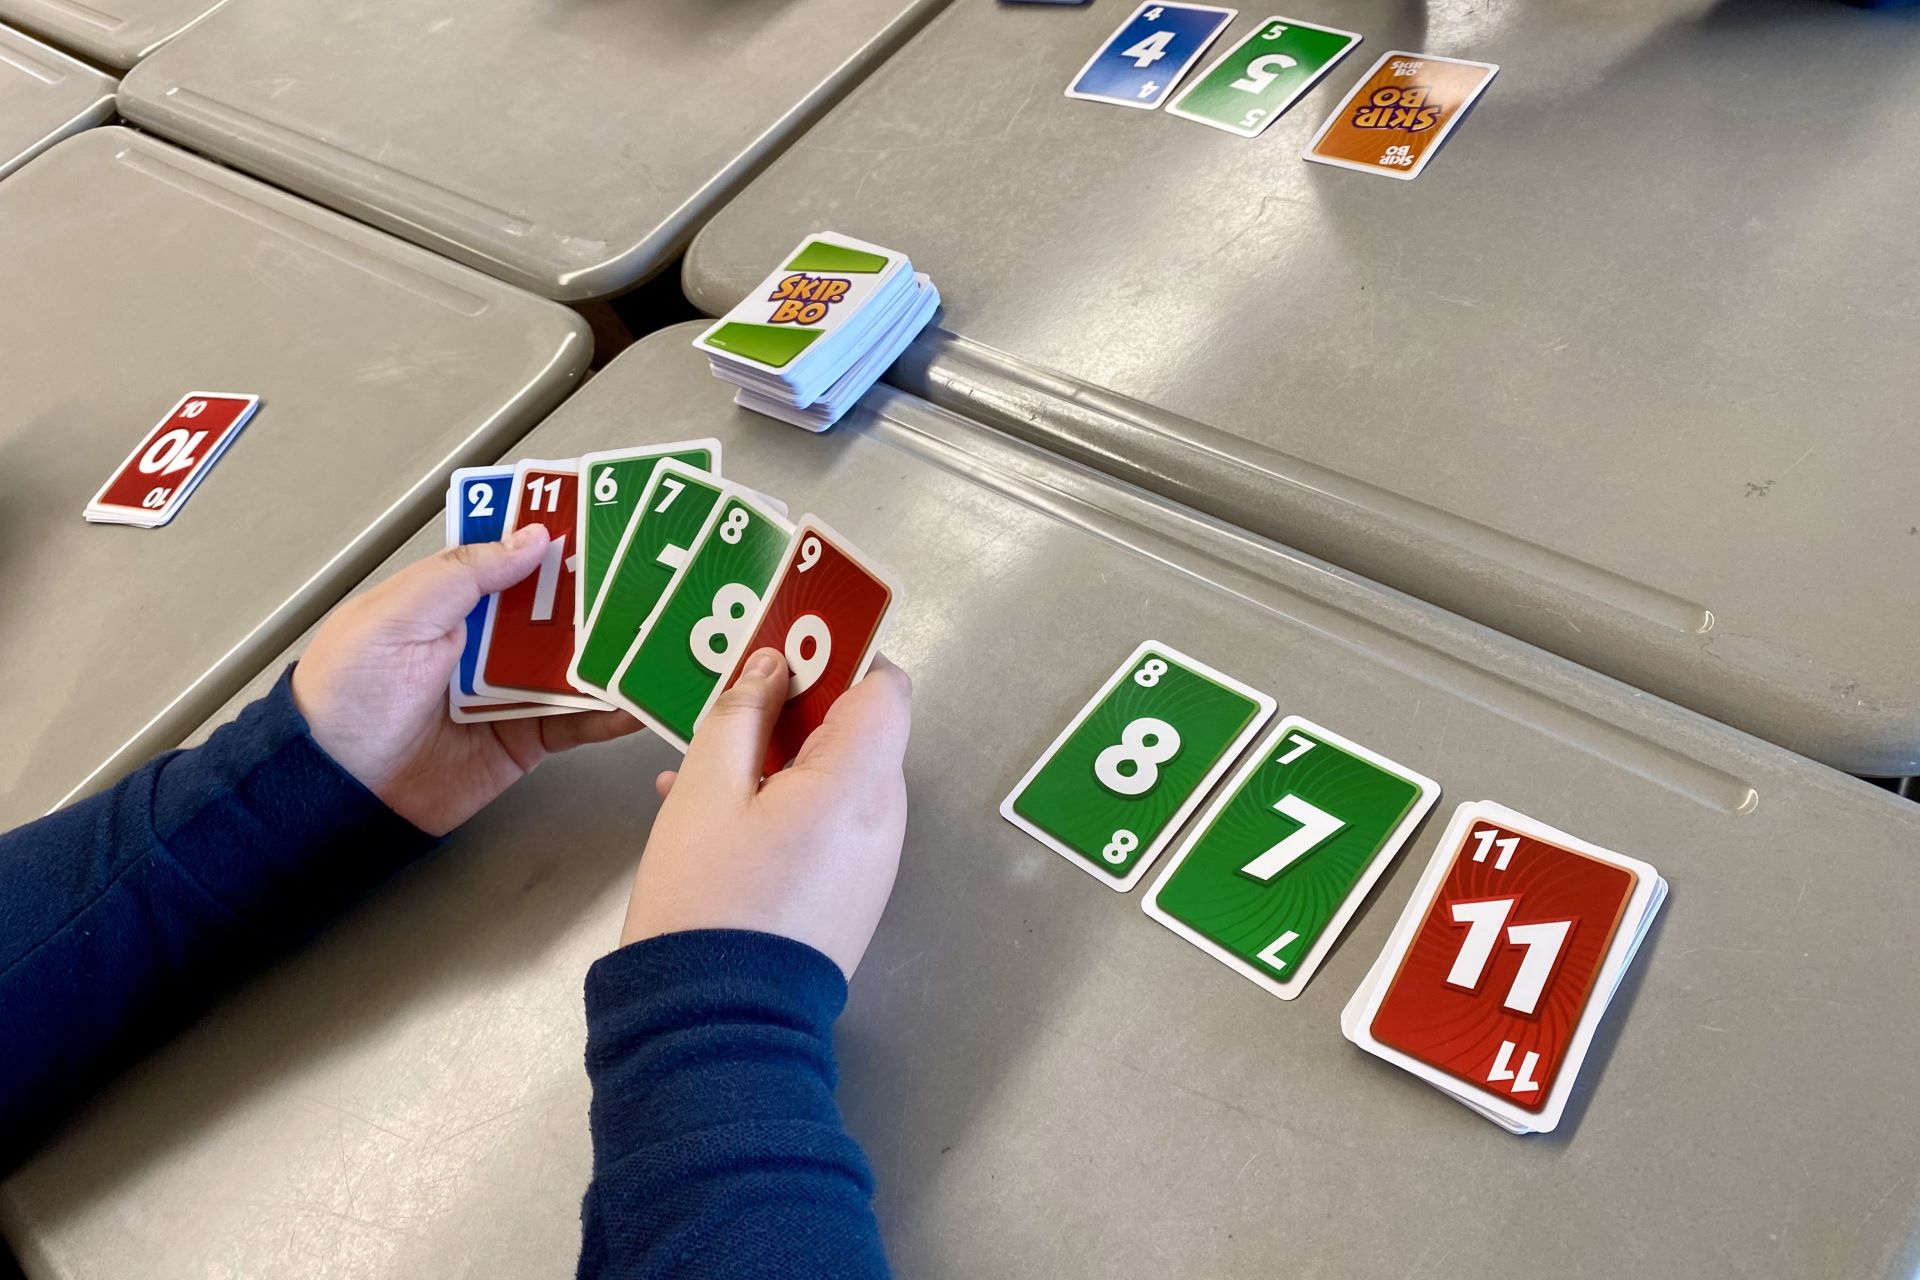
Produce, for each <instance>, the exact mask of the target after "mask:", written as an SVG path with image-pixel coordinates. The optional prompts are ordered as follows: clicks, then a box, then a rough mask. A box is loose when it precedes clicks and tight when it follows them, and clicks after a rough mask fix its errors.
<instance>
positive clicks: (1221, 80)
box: [1167, 17, 1360, 138]
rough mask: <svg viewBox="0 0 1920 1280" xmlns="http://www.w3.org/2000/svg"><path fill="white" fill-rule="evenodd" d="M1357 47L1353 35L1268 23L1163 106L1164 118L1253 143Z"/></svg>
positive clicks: (1290, 23)
mask: <svg viewBox="0 0 1920 1280" xmlns="http://www.w3.org/2000/svg"><path fill="white" fill-rule="evenodd" d="M1359 43H1360V37H1359V36H1358V35H1356V34H1355V33H1353V32H1351V31H1341V30H1338V29H1337V28H1334V27H1321V26H1315V25H1314V24H1313V23H1311V22H1295V21H1294V20H1293V19H1292V18H1278V17H1275V18H1268V19H1267V20H1266V21H1264V22H1262V23H1261V24H1260V25H1259V26H1258V27H1256V28H1254V30H1253V31H1252V32H1251V33H1249V34H1248V36H1247V37H1246V38H1245V39H1244V40H1242V41H1241V42H1240V43H1239V44H1237V45H1235V46H1233V48H1231V49H1229V50H1227V51H1226V52H1225V53H1223V54H1221V55H1220V57H1219V58H1218V59H1217V60H1216V61H1215V62H1214V64H1213V65H1212V66H1210V67H1208V68H1207V69H1206V72H1205V73H1204V74H1203V75H1201V77H1200V78H1199V79H1198V80H1195V81H1194V82H1193V83H1192V84H1191V85H1189V86H1188V87H1187V89H1186V91H1185V92H1183V93H1182V94H1181V95H1180V96H1179V97H1178V98H1175V99H1174V100H1173V101H1172V102H1170V103H1168V104H1167V114H1168V115H1174V116H1180V117H1181V118H1183V119H1187V120H1198V121H1199V122H1200V123H1201V124H1207V125H1212V126H1213V127H1214V128H1216V129H1225V130H1226V131H1227V132H1228V133H1237V134H1239V135H1240V136H1241V137H1243V138H1257V137H1259V136H1260V134H1261V132H1262V131H1263V130H1264V129H1266V127H1267V126H1268V125H1270V124H1272V123H1273V122H1274V121H1275V120H1278V119H1279V118H1280V116H1281V115H1282V114H1283V113H1284V112H1285V111H1286V109H1287V108H1288V107H1290V106H1292V105H1293V104H1294V103H1295V102H1297V101H1298V100H1299V98H1300V96H1301V95H1302V94H1304V93H1305V92H1306V91H1307V90H1309V89H1311V88H1313V86H1314V84H1315V83H1317V82H1318V81H1319V79H1320V77H1321V76H1324V75H1325V74H1327V72H1329V71H1331V70H1332V69H1333V65H1334V64H1335V63H1336V62H1338V61H1340V59H1342V58H1344V57H1346V56H1347V51H1348V50H1349V49H1351V48H1353V47H1354V46H1355V45H1357V44H1359Z"/></svg>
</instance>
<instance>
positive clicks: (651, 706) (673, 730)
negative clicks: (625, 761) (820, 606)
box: [607, 480, 793, 751]
mask: <svg viewBox="0 0 1920 1280" xmlns="http://www.w3.org/2000/svg"><path fill="white" fill-rule="evenodd" d="M792 534H793V526H792V525H791V524H789V523H787V521H786V519H785V517H783V516H781V515H780V514H779V513H778V512H776V511H775V510H773V508H772V507H771V506H770V505H768V503H767V500H766V499H764V498H762V497H761V496H760V495H759V494H757V493H754V492H753V491H752V490H750V489H743V488H741V487H740V486H739V485H737V484H729V483H727V482H726V481H724V480H723V481H721V482H720V495H719V500H718V501H717V502H716V503H715V504H714V507H713V510H712V511H711V512H710V513H709V514H708V516H707V519H706V523H705V524H704V525H703V526H702V527H701V529H700V532H699V535H698V536H697V537H696V538H695V540H694V543H693V549H692V550H691V551H690V552H689V553H688V555H687V557H686V561H685V563H683V564H682V565H681V566H680V568H679V569H678V570H676V571H675V572H674V575H673V581H672V582H671V583H669V584H668V586H667V589H666V592H665V594H663V595H662V596H661V597H660V603H658V604H657V605H655V606H654V608H653V612H652V613H651V614H649V615H648V617H647V620H646V621H645V622H644V623H642V624H641V627H640V638H639V639H637V640H635V641H634V642H633V647H632V648H631V649H629V650H628V651H627V656H626V657H625V658H624V659H623V660H622V661H621V663H620V667H619V669H618V670H617V671H615V672H614V674H613V682H612V685H611V687H610V688H609V689H608V691H607V692H608V696H609V697H610V698H611V699H612V700H613V701H614V702H616V703H618V704H619V705H620V706H623V707H625V708H626V709H627V710H628V711H631V712H632V713H633V714H634V715H635V716H636V717H638V718H639V719H640V721H641V722H642V723H643V724H645V725H646V726H647V727H648V728H649V729H652V730H653V731H654V732H655V733H657V734H659V735H660V736H661V737H662V738H665V739H666V740H667V741H668V742H671V743H672V744H673V745H674V746H676V747H678V748H679V749H680V750H682V751H685V750H686V749H687V740H688V739H689V738H691V737H692V736H693V724H694V721H696V720H698V719H699V718H700V710H701V708H703V707H705V706H706V705H707V699H708V697H709V696H711V695H712V693H713V687H714V685H716V684H718V683H719V681H720V677H721V676H723V675H725V674H726V673H727V672H728V671H729V670H731V669H732V667H733V664H734V658H735V656H736V655H735V654H734V652H733V650H734V647H735V646H736V645H740V644H744V643H746V640H747V637H748V636H750V635H752V634H753V624H754V622H755V621H756V620H757V619H758V618H759V616H760V601H761V596H762V595H763V593H765V591H766V589H767V584H768V583H770V582H772V581H773V575H774V572H775V571H776V570H778V569H779V567H780V561H781V560H782V559H783V558H784V556H785V554H786V550H787V539H788V538H789V537H791V536H792Z"/></svg>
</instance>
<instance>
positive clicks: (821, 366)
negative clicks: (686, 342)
mask: <svg viewBox="0 0 1920 1280" xmlns="http://www.w3.org/2000/svg"><path fill="white" fill-rule="evenodd" d="M939 305H940V294H939V291H938V290H936V289H935V288H934V287H933V282H932V281H931V280H929V279H927V277H926V276H924V275H917V274H915V272H914V270H913V264H912V263H910V262H908V261H907V259H906V258H905V257H904V256H902V255H901V254H897V253H894V252H893V251H892V250H890V249H882V248H881V247H880V246H878V245H872V244H867V243H866V242H865V241H862V240H855V239H852V238H851V237H848V236H841V235H835V234H833V233H832V232H825V231H823V232H820V233H818V234H815V235H812V236H809V237H807V238H806V239H805V240H803V241H801V242H800V244H799V246H798V247H797V248H795V249H794V250H793V252H792V253H789V254H788V255H787V256H786V258H785V259H784V263H783V265H782V266H781V267H780V268H779V269H778V270H776V271H774V272H773V273H772V274H770V275H769V276H767V278H766V279H765V280H763V281H761V283H760V285H759V287H758V288H756V289H755V290H754V291H753V292H752V293H749V294H748V295H747V296H746V297H745V298H743V299H742V300H741V301H740V302H739V304H738V305H736V306H735V307H734V308H733V310H731V311H729V312H728V313H727V314H726V315H725V316H723V317H722V318H721V319H720V320H719V321H717V322H716V323H715V324H713V325H712V326H711V327H710V328H708V329H707V331H706V332H705V333H702V334H701V335H700V336H699V337H698V338H696V339H695V340H694V344H693V345H694V346H696V347H698V348H699V349H700V350H701V351H703V352H705V353H706V356H707V363H708V364H709V366H711V368H712V369H713V373H714V376H715V377H717V378H720V379H722V380H724V381H726V382H731V383H732V384H734V385H735V386H736V387H738V388H740V390H739V391H737V392H735V393H734V397H733V400H734V403H735V404H738V405H741V406H742V407H744V408H748V409H752V410H755V411H756V412H759V413H764V414H767V415H768V416H769V417H774V418H778V419H780V420H781V421H782V422H787V423H791V424H792V425H794V426H796V427H804V428H806V429H807V430H809V431H825V430H826V429H827V428H828V427H830V426H832V425H833V424H834V423H835V422H837V421H839V420H840V416H841V415H842V414H844V413H846V411H847V410H848V409H851V408H852V407H853V405H854V402H855V401H856V400H858V399H859V398H860V397H861V396H862V395H865V394H866V392H867V389H868V388H869V387H871V386H872V385H873V384H874V383H875V382H876V381H878V380H879V377H880V375H881V374H883V373H885V372H886V371H887V368H888V366H890V365H891V364H892V363H893V362H894V361H895V360H897V359H899V357H900V353H901V352H903V351H905V350H906V349H907V344H908V343H910V342H912V341H913V339H914V335H916V334H918V333H919V332H920V330H921V329H923V328H925V327H926V325H927V322H928V321H929V320H931V319H932V318H933V313H934V311H935V309H936V308H938V307H939Z"/></svg>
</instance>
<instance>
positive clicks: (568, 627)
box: [473, 458, 606, 710]
mask: <svg viewBox="0 0 1920 1280" xmlns="http://www.w3.org/2000/svg"><path fill="white" fill-rule="evenodd" d="M579 485H580V469H579V464H578V463H577V462H576V461H566V462H553V461H549V460H546V459H541V458H528V459H525V460H524V461H522V462H520V463H518V464H517V465H516V466H515V467H514V470H513V494H512V496H511V497H510V498H509V499H508V501H507V523H506V528H505V530H504V531H503V533H502V535H501V536H502V537H506V536H508V535H510V534H512V533H513V532H514V531H515V530H517V529H520V528H523V527H524V526H526V525H529V524H541V525H545V526H546V529H547V538H548V542H547V551H546V554H545V555H544V556H543V557H541V560H540V567H539V568H537V569H536V570H534V572H533V573H532V574H530V575H529V576H528V577H526V578H524V579H522V580H521V581H520V582H517V583H515V584H514V585H513V586H511V587H508V588H507V589H506V590H505V591H502V592H500V593H499V594H498V595H496V596H495V597H494V598H493V602H492V605H491V606H490V607H489V608H488V610H487V620H486V625H485V629H484V630H483V631H482V632H481V638H480V659H479V663H478V665H477V668H476V670H475V672H474V677H473V688H474V692H476V693H480V694H484V695H486V696H487V697H490V698H511V699H516V700H519V701H522V702H542V703H546V704H548V705H550V706H556V707H577V708H583V709H586V710H594V709H599V708H603V707H605V706H606V704H605V703H603V702H599V701H596V700H595V699H593V698H588V697H583V696H582V695H581V694H580V693H579V692H578V691H577V690H575V689H574V687H573V686H572V685H571V684H569V683H567V668H568V667H569V666H571V665H572V663H573V615H574V608H573V595H574V592H575V591H576V590H578V585H577V584H578V580H579V568H580V542H579V537H580V535H579V527H578V526H579V519H580V503H579Z"/></svg>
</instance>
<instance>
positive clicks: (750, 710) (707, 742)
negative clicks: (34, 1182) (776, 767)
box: [680, 649, 787, 797]
mask: <svg viewBox="0 0 1920 1280" xmlns="http://www.w3.org/2000/svg"><path fill="white" fill-rule="evenodd" d="M786 705H787V660H786V658H784V657H783V656H781V653H780V651H779V650H778V649H758V650H755V651H754V652H753V653H752V654H750V655H749V656H748V658H747V661H746V664H745V665H744V666H743V667H741V669H740V678H739V680H738V681H736V682H735V683H734V686H733V687H732V688H731V689H728V690H727V691H726V692H725V693H722V694H721V695H720V698H719V701H717V702H715V703H714V704H713V710H712V711H709V712H708V713H707V718H706V719H705V720H703V721H701V722H700V728H699V730H698V731H697V732H695V733H694V735H693V741H692V742H691V743H689V744H688V745H687V758H686V760H685V762H684V763H682V764H681V766H680V781H681V782H682V783H683V784H684V783H685V782H688V781H691V782H692V784H693V786H694V787H695V788H696V789H697V790H698V791H700V792H701V793H702V794H709V792H708V788H713V789H714V791H713V792H712V794H725V793H727V792H732V793H734V794H736V795H738V796H741V797H746V796H750V795H752V794H753V793H754V790H755V789H756V788H757V787H758V786H759V785H760V770H761V766H762V765H763V764H765V763H766V757H767V742H768V740H769V739H770V738H772V737H773V724H774V721H776V720H778V719H779V718H780V709H781V708H782V707H784V706H786Z"/></svg>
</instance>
